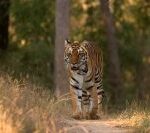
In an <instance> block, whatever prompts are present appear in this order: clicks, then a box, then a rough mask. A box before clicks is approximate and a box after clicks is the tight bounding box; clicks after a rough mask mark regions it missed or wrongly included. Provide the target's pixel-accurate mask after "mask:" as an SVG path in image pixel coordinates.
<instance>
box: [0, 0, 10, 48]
mask: <svg viewBox="0 0 150 133" xmlns="http://www.w3.org/2000/svg"><path fill="white" fill-rule="evenodd" d="M9 6H10V0H0V49H7V47H8V26H9Z"/></svg>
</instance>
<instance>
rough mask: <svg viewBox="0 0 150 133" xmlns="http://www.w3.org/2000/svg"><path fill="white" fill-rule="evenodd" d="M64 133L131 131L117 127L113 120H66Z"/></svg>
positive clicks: (124, 132)
mask: <svg viewBox="0 0 150 133" xmlns="http://www.w3.org/2000/svg"><path fill="white" fill-rule="evenodd" d="M63 123H64V126H65V128H63V131H62V133H131V132H132V130H131V129H128V128H121V127H117V124H115V123H114V122H112V121H111V120H82V121H78V120H64V121H63Z"/></svg>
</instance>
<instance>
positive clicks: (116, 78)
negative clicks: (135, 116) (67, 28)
mask: <svg viewBox="0 0 150 133" xmlns="http://www.w3.org/2000/svg"><path fill="white" fill-rule="evenodd" d="M100 3H101V10H102V14H103V21H104V24H105V29H106V37H107V40H108V46H107V49H108V56H109V59H108V73H109V85H110V87H111V88H112V95H111V102H112V103H118V102H120V99H122V98H121V96H122V95H121V93H122V91H123V90H122V87H121V70H120V62H119V55H118V45H117V38H116V35H115V24H114V20H113V16H112V14H111V12H110V9H109V2H108V0H100Z"/></svg>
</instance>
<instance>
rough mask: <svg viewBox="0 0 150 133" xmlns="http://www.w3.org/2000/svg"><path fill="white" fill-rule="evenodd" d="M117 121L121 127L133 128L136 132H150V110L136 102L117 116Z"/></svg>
mask: <svg viewBox="0 0 150 133" xmlns="http://www.w3.org/2000/svg"><path fill="white" fill-rule="evenodd" d="M115 121H117V124H118V125H119V126H120V127H131V128H133V132H135V133H149V132H150V111H149V109H148V108H147V109H146V108H145V109H144V108H143V107H142V108H141V107H139V105H137V104H136V103H135V102H134V103H133V104H132V105H130V106H129V107H128V108H127V109H126V110H125V111H123V112H122V113H121V114H120V115H119V116H117V119H116V120H115Z"/></svg>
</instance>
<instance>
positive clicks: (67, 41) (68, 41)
mask: <svg viewBox="0 0 150 133" xmlns="http://www.w3.org/2000/svg"><path fill="white" fill-rule="evenodd" d="M70 44H71V41H70V40H68V39H66V40H65V47H66V46H68V45H70Z"/></svg>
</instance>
